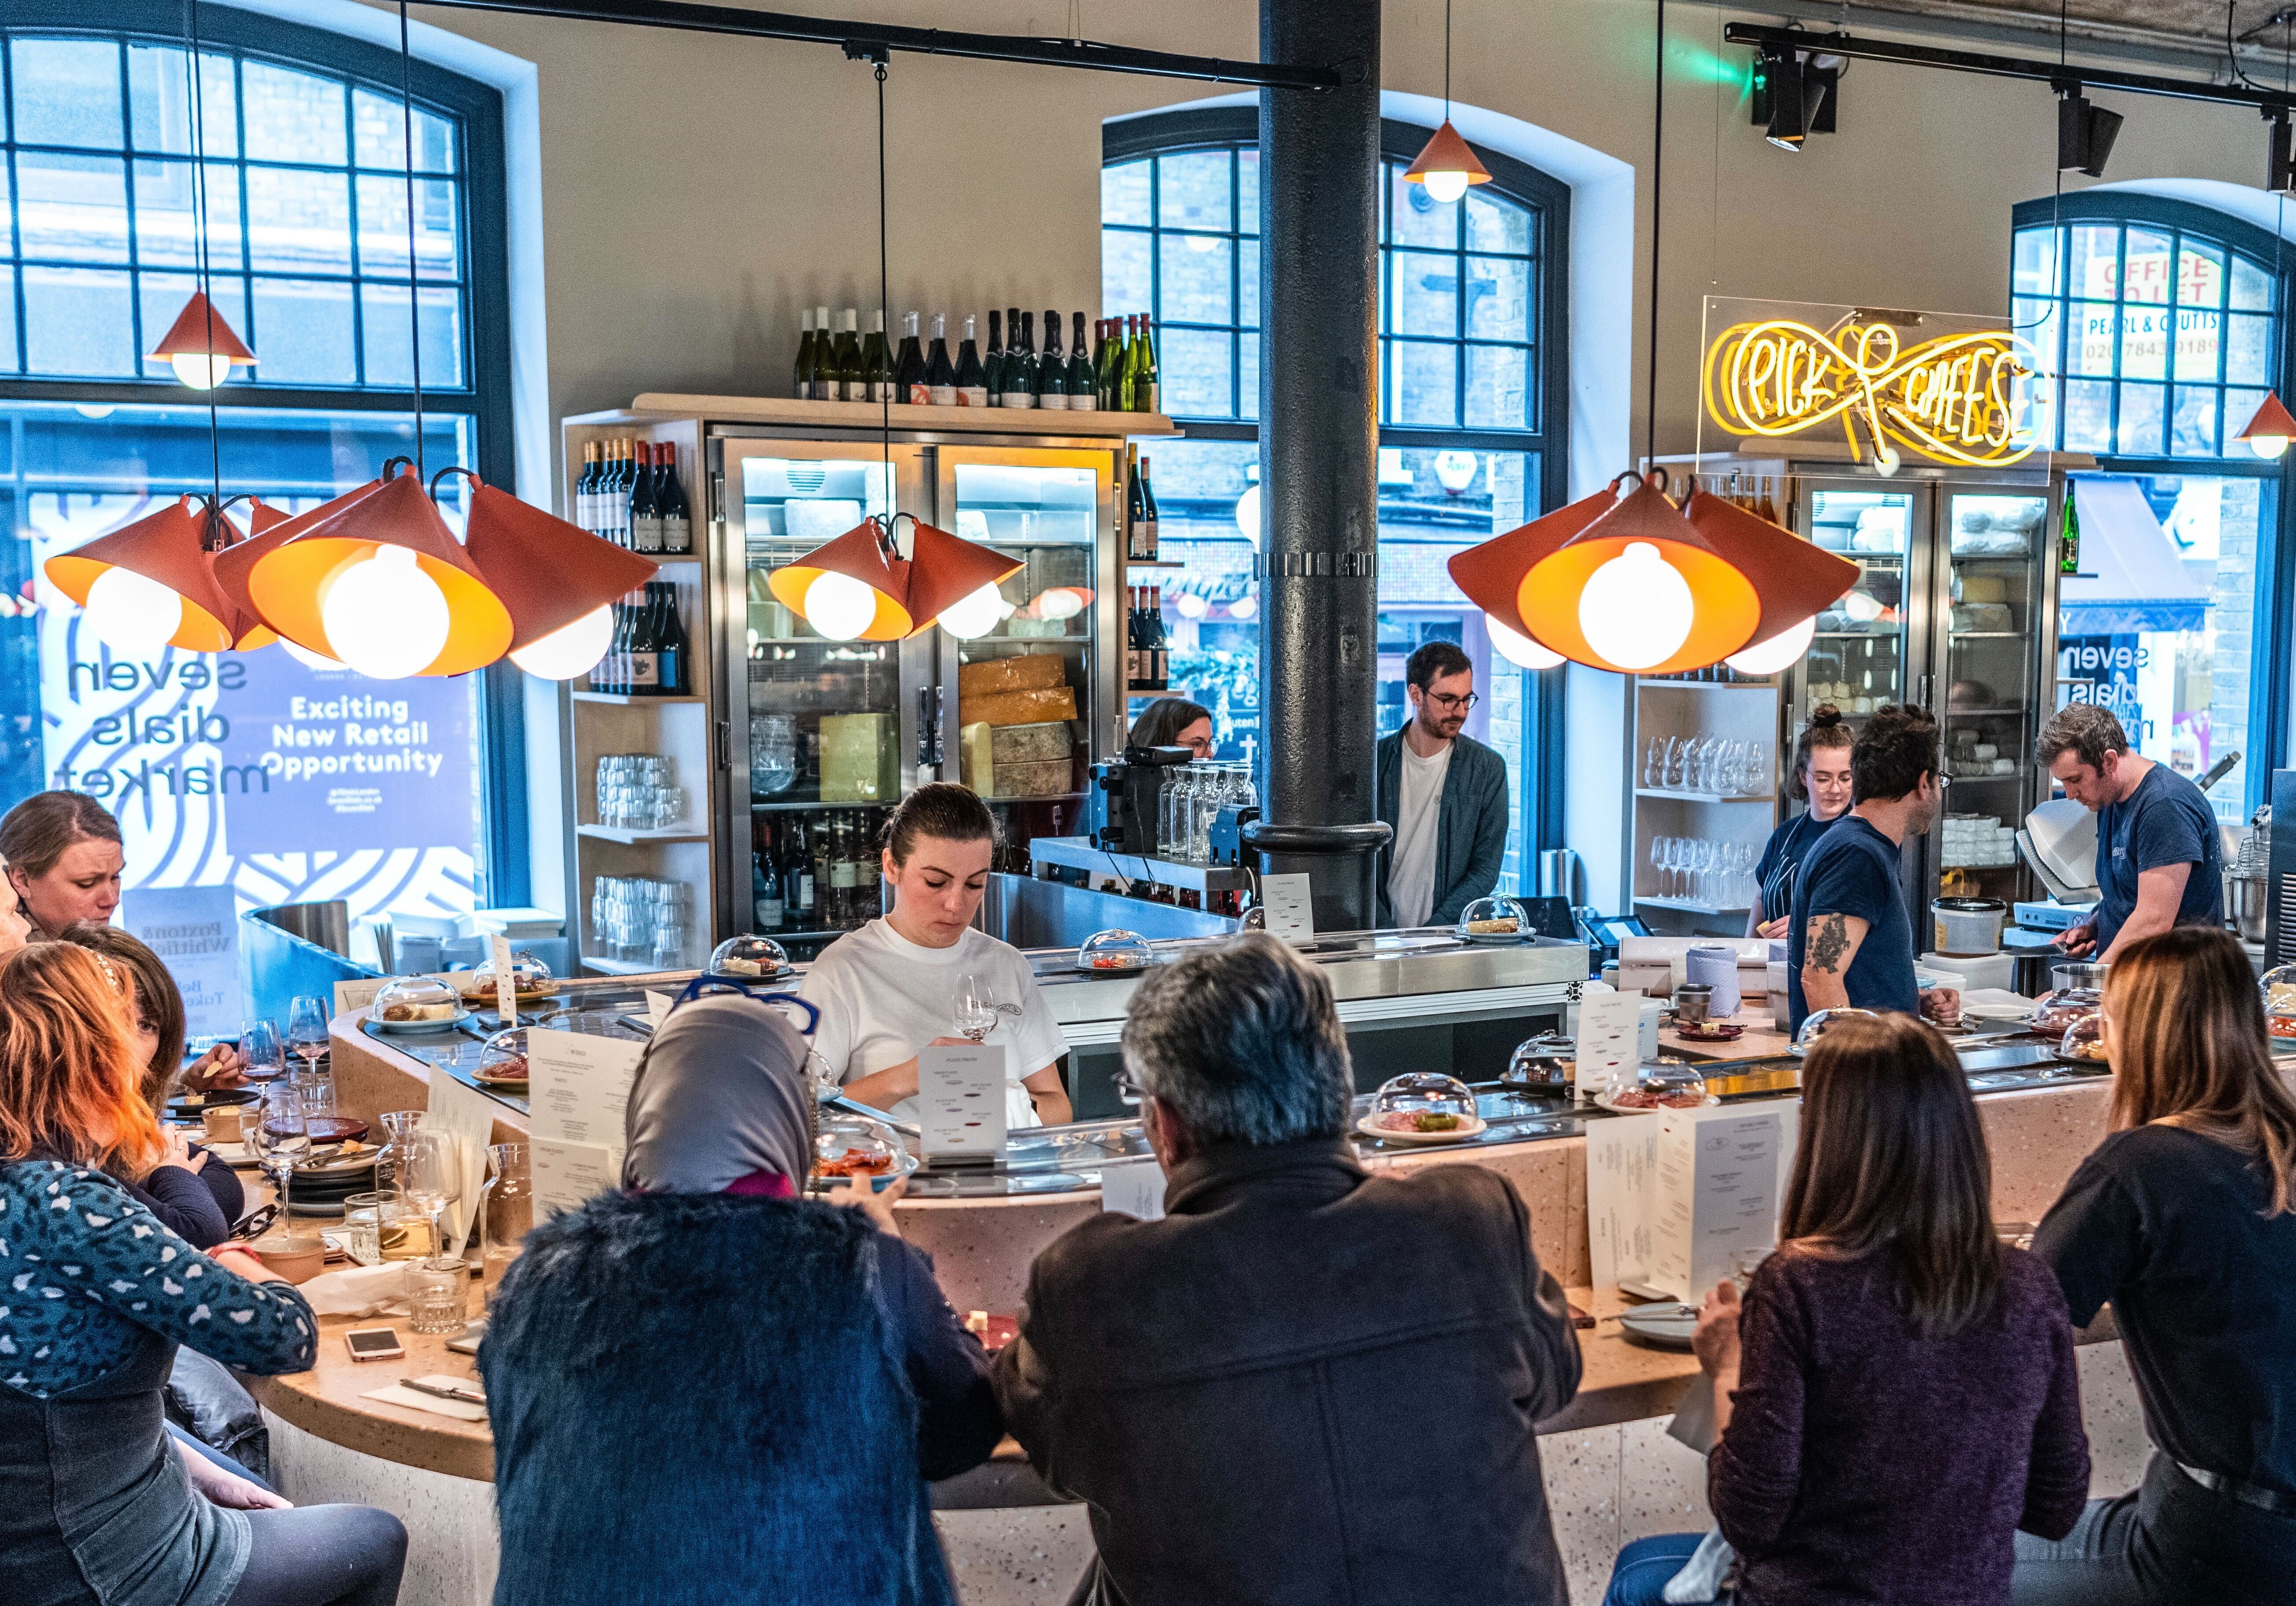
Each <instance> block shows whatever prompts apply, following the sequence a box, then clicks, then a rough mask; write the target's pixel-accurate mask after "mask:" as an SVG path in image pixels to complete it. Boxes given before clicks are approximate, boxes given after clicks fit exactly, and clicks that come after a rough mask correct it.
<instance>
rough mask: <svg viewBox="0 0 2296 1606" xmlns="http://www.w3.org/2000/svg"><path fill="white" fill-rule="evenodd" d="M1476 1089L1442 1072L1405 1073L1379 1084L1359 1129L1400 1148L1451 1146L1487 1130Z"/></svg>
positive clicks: (1369, 1135)
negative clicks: (1408, 1145)
mask: <svg viewBox="0 0 2296 1606" xmlns="http://www.w3.org/2000/svg"><path fill="white" fill-rule="evenodd" d="M1483 1126H1484V1122H1483V1118H1482V1115H1481V1113H1480V1111H1479V1110H1476V1108H1475V1094H1474V1089H1472V1088H1471V1087H1469V1086H1467V1085H1466V1084H1465V1083H1464V1082H1462V1081H1461V1080H1459V1078H1458V1077H1448V1076H1445V1075H1444V1074H1443V1073H1442V1072H1440V1071H1435V1070H1414V1071H1406V1073H1405V1074H1403V1075H1402V1076H1399V1077H1389V1078H1388V1079H1387V1080H1386V1081H1384V1082H1382V1083H1381V1084H1380V1088H1379V1091H1378V1092H1377V1093H1374V1094H1372V1095H1371V1109H1370V1110H1367V1111H1366V1112H1365V1115H1364V1118H1363V1119H1362V1120H1361V1121H1359V1122H1357V1131H1359V1132H1361V1133H1363V1134H1364V1135H1365V1136H1368V1137H1376V1138H1384V1139H1388V1140H1390V1141H1393V1142H1400V1143H1446V1142H1453V1141H1456V1140H1457V1139H1459V1138H1463V1137H1472V1136H1473V1135H1475V1134H1476V1133H1478V1132H1480V1131H1481V1130H1482V1129H1483Z"/></svg>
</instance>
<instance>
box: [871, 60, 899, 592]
mask: <svg viewBox="0 0 2296 1606" xmlns="http://www.w3.org/2000/svg"><path fill="white" fill-rule="evenodd" d="M889 261H890V257H889V256H888V254H887V251H886V248H885V58H884V57H883V56H880V57H878V58H877V322H878V323H880V324H883V325H884V343H885V347H886V352H885V361H886V372H885V376H884V381H883V382H882V383H881V385H879V386H878V389H877V396H878V401H879V406H880V408H881V418H882V420H883V422H882V424H881V433H880V435H879V442H880V445H881V447H882V449H883V453H884V471H885V532H884V543H885V545H886V546H887V547H888V548H889V549H890V550H891V551H892V552H894V553H898V551H899V548H898V546H896V545H895V544H894V541H893V525H894V523H895V521H896V520H898V519H899V518H900V516H901V513H900V497H899V495H898V490H897V488H896V487H895V486H894V484H893V375H892V341H893V328H892V325H893V307H892V294H893V292H892V290H891V287H890V280H891V274H890V272H889V271H888V268H887V266H886V265H887V263H888V262H889Z"/></svg>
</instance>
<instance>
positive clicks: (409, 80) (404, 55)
mask: <svg viewBox="0 0 2296 1606" xmlns="http://www.w3.org/2000/svg"><path fill="white" fill-rule="evenodd" d="M398 110H399V114H400V119H401V129H402V135H401V137H402V138H403V140H404V142H405V146H406V355H407V358H408V360H409V361H410V362H411V363H412V364H413V365H414V369H413V372H414V472H415V476H416V478H418V479H419V478H421V477H422V469H423V461H422V301H421V299H418V298H417V296H416V295H415V293H414V290H415V282H416V280H417V279H418V278H419V277H420V274H417V272H416V271H415V263H414V47H413V45H412V44H411V43H410V42H409V38H408V34H407V28H406V0H398Z"/></svg>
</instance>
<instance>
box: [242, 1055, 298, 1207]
mask: <svg viewBox="0 0 2296 1606" xmlns="http://www.w3.org/2000/svg"><path fill="white" fill-rule="evenodd" d="M239 1122H240V1135H241V1137H242V1140H243V1141H244V1142H245V1143H246V1144H247V1146H248V1149H249V1150H250V1151H251V1152H252V1153H253V1154H254V1156H255V1158H256V1161H257V1163H258V1165H260V1166H261V1167H262V1168H263V1169H264V1172H265V1173H266V1175H267V1176H270V1178H271V1185H272V1187H273V1188H274V1189H275V1194H274V1197H275V1199H276V1200H278V1202H279V1209H280V1212H281V1214H285V1213H286V1209H287V1184H288V1180H289V1178H290V1177H291V1176H293V1175H294V1171H295V1162H296V1161H298V1160H299V1159H302V1158H303V1157H304V1156H305V1155H307V1154H308V1153H309V1152H310V1151H311V1133H310V1128H309V1127H308V1126H307V1125H306V1124H305V1121H304V1117H303V1100H302V1097H301V1095H300V1094H298V1093H297V1092H296V1091H295V1089H294V1088H292V1087H291V1086H275V1087H266V1088H265V1089H264V1090H263V1096H262V1097H260V1098H258V1100H256V1102H254V1103H252V1104H249V1105H245V1106H243V1107H242V1110H241V1114H240V1118H239Z"/></svg>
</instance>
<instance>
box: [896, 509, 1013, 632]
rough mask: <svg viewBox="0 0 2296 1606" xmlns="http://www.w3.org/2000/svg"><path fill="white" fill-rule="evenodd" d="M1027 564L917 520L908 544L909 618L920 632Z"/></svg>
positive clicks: (907, 599) (907, 600) (1011, 575)
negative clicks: (947, 611) (949, 609)
mask: <svg viewBox="0 0 2296 1606" xmlns="http://www.w3.org/2000/svg"><path fill="white" fill-rule="evenodd" d="M1027 567H1028V565H1027V564H1026V563H1023V562H1022V561H1020V560H1019V559H1018V558H1008V557H1006V556H1005V554H1004V553H1001V552H993V551H991V550H990V549H989V548H988V547H986V546H982V545H979V544H978V543H976V542H972V541H967V540H965V539H964V537H961V536H953V535H951V534H949V533H948V531H947V530H945V529H936V528H934V527H933V526H932V525H930V524H927V523H925V522H924V521H923V520H918V521H917V523H916V525H915V526H914V531H913V533H912V535H911V537H910V545H909V577H908V578H909V591H908V596H907V598H906V602H907V606H908V611H909V617H910V618H911V619H914V620H915V621H916V628H918V629H920V630H922V629H923V628H924V627H926V626H927V625H930V624H931V623H933V622H934V621H935V620H936V619H939V618H940V616H941V613H942V611H943V610H946V609H948V608H951V607H954V606H955V604H956V603H958V602H964V600H966V599H967V598H969V597H971V596H972V595H973V594H976V593H978V592H980V591H981V590H982V589H984V588H990V589H993V588H994V587H995V586H997V585H998V584H999V583H1001V582H1003V581H1005V580H1007V579H1010V578H1012V577H1013V576H1014V575H1016V574H1019V573H1020V572H1021V570H1022V569H1026V568H1027Z"/></svg>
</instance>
